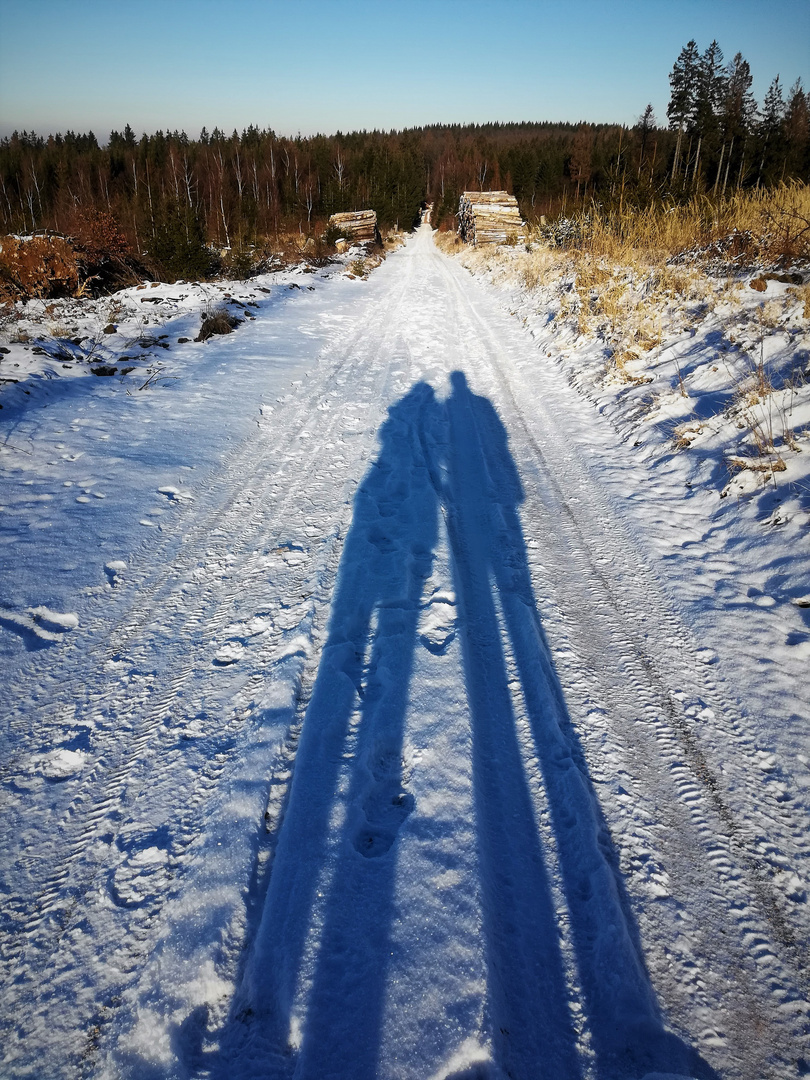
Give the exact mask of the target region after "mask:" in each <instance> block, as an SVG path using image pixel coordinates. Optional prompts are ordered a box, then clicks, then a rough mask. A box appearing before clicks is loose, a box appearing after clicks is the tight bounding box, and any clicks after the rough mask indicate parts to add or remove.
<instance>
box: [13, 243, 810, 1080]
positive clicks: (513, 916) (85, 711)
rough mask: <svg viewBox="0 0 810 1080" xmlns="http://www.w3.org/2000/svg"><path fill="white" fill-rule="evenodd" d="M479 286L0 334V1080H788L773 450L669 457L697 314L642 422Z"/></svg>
mask: <svg viewBox="0 0 810 1080" xmlns="http://www.w3.org/2000/svg"><path fill="white" fill-rule="evenodd" d="M351 257H353V256H351V255H349V256H346V257H345V258H346V259H349V258H351ZM344 262H345V260H344ZM475 269H476V274H477V275H478V280H476V278H475V277H473V276H470V274H468V273H467V271H466V270H464V269H463V267H462V266H460V265H458V262H457V261H454V260H449V259H448V258H447V257H445V256H443V255H441V254H440V253H439V252H438V251H437V250H436V249H435V247H434V246H433V241H432V237H431V233H430V230H429V228H426V227H423V228H422V229H421V230H420V231H419V232H418V233H417V235H416V236H415V237H414V238H412V239H411V240H410V241H409V243H408V244H407V245H406V246H405V247H404V248H402V249H401V250H399V251H397V252H395V253H393V254H392V255H390V256H389V257H388V259H387V260H386V261H385V263H384V264H383V265H382V266H381V267H380V268H378V269H377V270H375V271H374V272H373V273H372V274H371V276H370V277H369V278H368V279H367V280H361V279H355V278H352V277H350V276H348V275H346V274H345V273H344V272H343V264H337V265H335V266H332V267H330V268H327V269H325V270H323V271H320V272H318V273H315V274H308V275H305V274H304V273H303V272H302V271H300V270H298V271H292V272H286V273H284V274H277V275H268V276H267V277H266V278H263V279H258V280H256V281H251V282H245V283H227V284H226V283H222V284H220V285H216V286H197V285H182V286H181V285H173V286H165V285H159V286H157V287H155V288H153V289H148V290H143V289H140V290H139V289H133V290H126V291H125V292H124V293H122V294H119V295H118V296H117V297H114V298H111V299H110V300H107V301H102V302H88V301H83V302H60V304H59V306H58V309H56V310H54V311H51V312H50V313H46V312H45V310H44V307H43V305H41V304H36V303H35V304H30V305H28V307H27V309H26V310H25V311H22V310H18V311H17V313H16V316H15V320H14V323H13V325H12V324H9V325H8V326H7V327H6V333H7V335H8V338H9V341H8V345H7V346H6V347H7V348H8V349H9V350H10V351H9V352H8V353H4V354H3V357H2V361H0V377H4V376H6V375H7V374H8V373H9V372H14V375H13V377H14V378H17V379H19V381H18V382H16V383H14V384H10V385H8V386H6V388H5V390H4V391H3V393H2V396H0V404H2V405H3V410H2V412H1V413H0V424H2V426H3V429H4V430H3V443H2V448H1V450H0V475H1V476H2V481H1V483H2V489H1V490H0V505H2V507H3V510H2V514H1V515H0V564H1V565H2V573H3V579H2V580H3V586H2V592H0V606H2V611H0V662H1V663H2V664H3V668H4V682H5V685H6V686H7V688H8V689H7V693H6V696H7V703H6V709H5V719H4V722H3V727H2V733H1V734H0V739H2V751H3V753H2V762H3V765H2V769H1V770H0V784H2V792H3V802H4V813H3V828H2V832H1V833H0V866H2V889H3V901H4V903H3V915H2V921H1V922H0V972H2V975H1V977H2V980H3V986H4V989H3V994H2V996H1V998H0V1000H2V1005H0V1029H2V1039H0V1043H2V1048H3V1049H2V1069H0V1071H2V1072H3V1075H4V1076H9V1077H23V1076H41V1075H46V1074H47V1075H48V1076H49V1077H53V1078H59V1077H66V1078H67V1077H75V1076H85V1077H91V1076H92V1077H98V1078H102V1077H104V1078H106V1077H109V1078H113V1077H116V1078H118V1077H132V1078H146V1077H149V1078H154V1077H167V1078H168V1077H180V1076H183V1077H191V1076H199V1077H225V1076H228V1077H233V1078H238V1080H241V1078H245V1080H251V1078H258V1077H272V1078H274V1080H275V1078H278V1080H282V1078H288V1077H292V1076H293V1075H294V1076H295V1077H296V1078H299V1080H304V1078H308V1077H312V1078H317V1080H321V1078H324V1077H327V1076H331V1077H341V1078H346V1080H348V1078H349V1077H351V1078H353V1080H354V1078H358V1077H369V1078H370V1077H380V1078H387V1077H392V1078H393V1077H397V1080H400V1078H401V1080H424V1078H425V1077H430V1078H433V1080H439V1078H445V1080H451V1078H453V1080H462V1078H472V1077H476V1078H482V1080H483V1078H489V1080H497V1078H501V1077H506V1076H512V1077H516V1078H523V1077H525V1078H529V1077H534V1076H537V1075H549V1076H553V1077H555V1080H556V1078H561V1080H564V1078H569V1077H570V1078H572V1080H573V1078H575V1077H576V1078H577V1080H590V1078H596V1077H599V1078H600V1080H641V1078H644V1080H655V1078H657V1080H661V1078H662V1077H666V1076H678V1077H690V1076H692V1077H695V1078H701V1080H704V1078H707V1077H724V1078H725V1077H732V1076H734V1077H737V1076H739V1077H746V1078H751V1080H754V1078H773V1080H776V1078H781V1077H784V1076H788V1075H802V1070H804V1071H806V1070H807V1062H808V1061H809V1060H810V1046H808V1031H807V1017H808V1004H807V989H808V984H807V972H806V959H805V958H806V955H807V938H808V927H809V926H810V910H808V902H807V896H808V849H809V848H810V839H808V830H807V809H808V805H807V801H808V792H809V791H810V736H808V727H807V719H808V716H810V681H809V680H807V679H806V674H805V672H804V667H803V665H804V664H806V655H805V656H804V658H802V656H801V655H800V654H801V653H802V651H803V649H804V645H805V643H806V641H807V638H808V622H807V611H808V608H807V606H806V605H807V597H808V596H810V578H808V552H807V543H808V539H807V538H808V531H807V527H806V521H805V518H806V513H807V510H806V507H805V506H804V504H803V503H802V498H803V495H802V490H803V489H802V488H801V484H802V483H803V480H802V477H803V476H804V474H803V473H801V472H800V471H797V470H800V469H802V468H804V464H803V461H804V459H803V457H800V456H799V455H795V454H794V457H791V458H790V459H789V460H787V458H788V451H787V450H785V451H784V456H785V458H786V460H787V470H786V473H785V474H783V475H785V476H786V477H787V479H788V480H789V481H790V484H793V485H795V491H794V489H793V488H791V487H789V486H787V485H785V486H784V487H780V486H779V484H780V483H781V481H780V480H779V478H777V480H778V483H777V488H776V489H774V492H773V493H769V492H768V491H767V490H765V489H762V488H760V487H758V486H756V485H755V484H753V480H752V477H753V473H752V474H751V476H748V471H750V470H746V471H745V474H738V475H744V482H745V484H746V487H745V492H741V493H740V494H741V496H743V495H744V496H745V497H740V498H738V497H737V492H736V491H735V492H730V494H733V496H734V497H733V498H725V499H722V500H721V499H720V498H719V492H718V491H717V488H716V486H715V487H714V488H712V486H711V483H708V482H707V478H706V475H705V474H706V473H707V470H708V474H709V478H711V477H713V476H714V475H715V474H714V473H713V472H712V470H711V467H710V466H711V455H712V453H715V450H712V449H711V448H709V449H707V450H706V452H705V456H704V457H698V455H697V454H696V453H695V451H696V450H699V449H700V446H699V445H698V443H697V440H698V439H701V438H704V435H701V434H700V433H698V432H695V433H694V434H695V438H694V439H691V442H692V444H693V445H692V446H691V447H690V448H689V449H688V450H686V451H683V452H679V453H674V452H671V438H670V433H671V431H672V425H673V424H681V423H682V422H683V416H684V413H683V410H684V409H686V404H685V403H684V402H683V400H682V399H680V395H679V393H678V392H676V391H674V390H673V389H672V388H673V381H672V380H673V378H674V379H675V383H674V385H675V386H676V387H677V376H676V375H674V371H675V358H676V357H677V358H679V359H678V363H679V365H680V368H681V375H682V378H683V381H684V383H685V384H686V385H687V388H688V392H689V393H694V394H697V393H698V392H700V393H703V394H715V393H720V392H721V390H722V388H719V386H718V385H716V384H715V383H714V382H713V381H712V379H711V378H710V377H709V373H708V372H707V371H706V370H705V367H706V365H705V363H702V362H701V358H702V357H704V356H705V355H707V354H708V353H709V352H710V351H711V350H714V352H715V353H716V351H717V341H716V339H715V338H713V337H712V333H713V327H712V325H711V322H710V320H711V318H712V317H713V316H709V317H707V318H708V321H706V322H705V323H698V324H697V326H696V333H695V335H694V337H691V336H690V337H689V338H688V339H687V338H686V337H683V338H680V339H679V342H680V344H679V345H678V346H677V347H676V346H675V345H672V346H670V345H665V347H664V348H662V349H661V350H660V354H659V356H658V361H659V363H658V367H656V369H655V371H654V377H655V378H656V379H658V380H659V382H660V387H658V388H657V389H656V390H655V392H656V394H658V397H657V399H656V400H657V402H659V403H660V409H658V410H657V411H656V410H650V409H647V410H646V411H642V412H639V411H638V410H639V408H640V406H641V405H642V404H643V401H642V398H643V395H644V394H645V393H646V392H649V388H650V385H655V386H657V384H646V385H642V384H632V385H631V386H630V388H629V389H628V386H627V384H624V385H620V384H611V383H610V382H608V383H605V381H604V379H603V378H602V377H601V376H600V374H599V372H600V371H601V369H602V367H603V357H600V354H599V348H600V346H599V344H598V342H594V341H588V340H586V341H585V342H582V341H581V340H580V341H577V340H576V339H575V337H574V336H573V333H572V332H571V330H570V328H566V327H565V325H564V323H563V322H560V323H559V324H558V325H557V326H555V322H557V320H554V321H553V322H551V323H549V322H548V320H547V317H544V314H543V305H545V306H546V308H547V309H550V308H553V307H554V305H555V304H556V303H558V300H559V298H558V297H557V296H556V295H555V294H553V292H552V291H549V294H548V295H547V296H540V297H538V294H537V293H536V292H535V293H529V292H527V291H526V290H524V289H522V288H521V287H519V286H517V285H516V284H515V283H514V280H513V278H510V277H509V275H508V274H506V273H504V275H503V277H502V278H501V277H499V276H498V275H499V274H500V270H499V269H498V268H490V270H489V271H486V270H482V268H481V267H476V268H475ZM482 277H485V278H493V277H494V278H496V280H495V281H494V282H493V281H489V280H480V279H481V278H482ZM290 285H298V286H300V287H299V288H294V289H293V288H290V287H289V286H290ZM771 287H772V286H771V285H770V284H769V286H768V288H769V289H770V288H771ZM226 293H229V294H230V295H231V297H232V299H233V300H234V301H238V302H239V303H238V304H236V305H235V306H236V307H237V308H238V309H239V310H240V312H241V313H242V316H244V317H245V321H244V322H243V324H242V325H240V326H239V327H238V328H237V329H236V331H235V332H234V333H233V334H231V335H228V336H226V337H222V338H211V339H209V340H208V341H207V342H204V343H202V342H194V341H192V340H189V341H186V342H184V343H182V344H180V343H179V342H178V340H177V339H178V338H180V337H186V338H193V337H195V336H196V331H197V329H198V327H199V322H200V313H201V311H202V310H203V308H204V307H205V306H206V305H207V304H209V303H210V302H211V300H212V298H213V299H217V298H219V299H221V300H225V299H226V296H225V294H226ZM144 298H148V299H149V300H150V301H151V300H152V298H154V300H155V301H160V302H159V303H157V302H156V303H151V302H150V303H149V304H143V303H142V301H143V299H144ZM760 299H761V298H760ZM745 302H746V303H748V302H749V301H748V300H747V298H746V300H745ZM757 302H759V301H758V300H757ZM240 305H241V306H240ZM248 305H250V306H248ZM144 307H146V308H147V309H148V314H144V312H143V308H144ZM111 311H112V312H113V313H114V314H115V316H116V317H115V319H114V320H113V318H112V316H111ZM546 314H547V313H546ZM248 315H252V316H253V318H250V317H247V316H248ZM728 317H729V318H731V315H730V314H729V316H728ZM49 318H50V319H53V320H57V319H58V320H60V322H61V324H62V325H61V326H60V329H65V330H70V331H72V329H73V328H74V327H75V328H76V333H72V332H71V333H70V338H78V337H80V336H81V335H86V337H85V341H86V342H87V341H89V342H90V345H89V346H88V348H93V349H94V350H95V351H94V356H96V357H97V358H98V359H99V360H100V361H101V362H102V363H103V364H104V365H105V366H108V367H109V366H115V367H116V368H119V369H121V368H122V367H123V366H129V365H130V364H131V363H133V360H131V359H128V360H127V361H126V362H125V363H123V364H122V360H121V357H122V356H128V357H134V369H135V370H133V371H131V372H128V373H127V374H121V372H120V370H119V372H118V373H117V374H116V376H114V377H98V376H93V375H92V374H89V373H88V369H87V366H86V364H85V365H84V366H83V362H82V361H81V360H80V359H77V358H74V359H71V360H62V359H57V360H55V359H54V357H53V355H51V353H53V352H55V349H54V347H53V346H52V344H51V340H56V339H57V336H56V335H51V339H49V340H48V341H46V346H42V348H43V349H45V352H44V353H33V352H32V348H31V345H30V342H31V341H32V340H33V338H34V336H35V335H36V334H39V333H40V329H41V327H42V325H43V320H47V319H49ZM110 321H114V322H115V324H116V325H117V333H116V334H115V335H96V330H95V329H94V327H95V328H96V329H97V328H98V327H97V324H100V327H103V326H106V325H107V324H108V323H109V322H110ZM38 328H40V329H38ZM26 335H27V337H28V339H29V340H28V342H26V341H25V340H15V339H22V338H24V337H26ZM94 335H96V336H94ZM161 335H165V336H164V337H161ZM96 337H98V340H97V341H96ZM58 340H59V341H60V342H63V345H61V346H60V348H64V349H66V350H67V349H68V345H67V344H64V342H66V341H67V342H68V343H69V338H68V336H67V335H64V336H62V335H59V337H58ZM161 340H162V341H163V342H164V344H165V343H168V344H169V346H170V347H169V348H163V346H162V345H161V344H160V342H161ZM790 340H791V341H792V342H793V346H792V347H794V352H795V351H796V350H799V349H801V348H803V347H804V345H803V339H801V338H800V337H799V335H794V337H793V338H791V339H790ZM143 341H149V342H150V344H149V345H138V344H137V343H138V342H143ZM133 342H134V343H135V345H133ZM27 344H28V346H29V347H28V349H26V345H27ZM787 347H788V346H787V345H782V346H780V349H782V351H783V352H784V350H785V349H787ZM687 351H688V352H689V356H690V359H689V364H690V367H689V370H688V371H685V368H686V362H685V361H684V360H683V358H684V356H685V354H686V352H687ZM549 354H551V355H549ZM774 355H777V354H776V353H774ZM785 355H786V354H785ZM779 357H781V359H779V361H778V362H779V363H780V364H782V361H783V359H784V357H783V356H782V353H779ZM682 361H683V362H682ZM62 363H68V364H69V365H70V366H69V367H68V368H62V367H61V364H62ZM14 364H18V365H20V366H19V367H18V368H14V366H13V365H14ZM667 365H669V367H667ZM718 366H719V365H718ZM48 373H50V375H49V374H48ZM712 374H717V376H718V379H719V373H712ZM723 377H724V378H725V377H726V376H725V375H723ZM667 379H668V380H669V384H668V385H669V388H670V391H671V392H669V393H667V392H665V389H666V388H665V386H664V383H665V382H666V380H667ZM26 391H27V392H26ZM802 400H803V399H802ZM799 405H801V402H799ZM799 405H797V406H796V408H799ZM801 407H803V405H802V406H801ZM679 410H681V411H679ZM687 411H688V409H687ZM718 415H719V414H714V416H715V419H714V420H713V421H712V423H714V425H715V426H714V427H713V428H711V434H710V435H709V434H708V431H709V427H708V425H709V420H710V418H707V417H703V418H702V420H703V422H704V423H705V424H706V425H707V426H706V427H704V432H706V433H707V446H708V440H710V439H711V438H715V439H719V440H721V441H722V440H723V439H726V438H727V437H728V431H721V430H720V428H719V427H718V426H717V425H718V423H719V421H717V419H716V417H717V416H718ZM796 415H797V416H798V413H797V414H796ZM694 422H695V421H693V420H691V419H690V421H689V423H694ZM802 423H804V421H802ZM799 427H800V425H799V424H796V432H797V435H796V437H797V439H798V440H799V442H800V445H801V440H802V439H803V438H804V436H803V435H802V433H801V432H800V431H799ZM635 443H638V445H634V444H635ZM797 461H798V462H799V464H797ZM707 462H709V465H708V466H707ZM687 479H688V480H689V482H690V484H691V487H690V488H687V487H686V480H687ZM752 485H753V486H752ZM746 492H750V494H745V493H746ZM78 499H82V501H81V502H78V501H77V500H78ZM779 499H781V501H777V500H779ZM746 500H747V501H746ZM791 500H793V501H791ZM765 511H767V513H768V518H767V520H768V521H769V522H771V524H768V525H767V526H765V525H763V524H762V520H761V515H762V514H763V513H764V512H765ZM757 515H760V519H758V516H757ZM777 518H778V520H779V522H782V521H783V520H784V523H783V524H773V522H774V521H776V519H777Z"/></svg>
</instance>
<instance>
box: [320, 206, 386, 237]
mask: <svg viewBox="0 0 810 1080" xmlns="http://www.w3.org/2000/svg"><path fill="white" fill-rule="evenodd" d="M329 225H330V227H334V228H336V229H339V230H340V234H341V236H343V237H345V239H346V240H349V241H351V243H353V244H362V243H367V242H370V243H374V241H375V240H378V239H379V232H378V230H377V214H376V212H375V211H374V210H352V211H350V212H349V213H347V214H332V216H331V217H330V218H329Z"/></svg>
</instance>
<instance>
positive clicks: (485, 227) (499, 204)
mask: <svg viewBox="0 0 810 1080" xmlns="http://www.w3.org/2000/svg"><path fill="white" fill-rule="evenodd" d="M524 224H525V223H524V221H523V219H522V218H521V216H520V210H519V209H518V204H517V199H516V198H515V196H514V195H508V194H507V193H506V192H505V191H465V192H464V194H463V195H462V196H461V201H460V202H459V204H458V234H459V236H460V237H461V239H462V240H464V241H465V242H466V243H468V244H475V245H478V244H504V243H507V242H513V243H514V242H516V241H518V240H521V239H522V238H523V236H524V232H523V228H524Z"/></svg>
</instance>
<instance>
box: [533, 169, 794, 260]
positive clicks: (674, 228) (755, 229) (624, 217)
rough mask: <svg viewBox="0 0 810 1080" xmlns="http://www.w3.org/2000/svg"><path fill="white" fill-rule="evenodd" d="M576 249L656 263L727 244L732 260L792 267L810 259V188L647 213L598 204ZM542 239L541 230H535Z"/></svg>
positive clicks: (703, 200)
mask: <svg viewBox="0 0 810 1080" xmlns="http://www.w3.org/2000/svg"><path fill="white" fill-rule="evenodd" d="M583 225H584V227H583V229H582V231H581V236H580V239H579V240H578V241H577V243H576V249H577V250H579V251H582V252H584V253H587V254H589V255H592V256H597V257H599V258H605V259H609V260H610V261H611V262H619V263H621V262H636V261H637V260H638V259H639V258H642V259H643V260H644V261H646V262H650V263H656V262H661V261H666V260H668V259H671V258H672V257H673V256H674V255H678V254H681V253H683V252H686V251H692V250H695V249H700V248H709V247H711V246H712V245H717V244H723V245H724V247H723V252H724V254H726V255H727V256H729V257H734V256H744V257H746V258H748V259H750V261H752V262H755V261H757V260H766V261H769V262H780V263H789V262H791V261H793V260H795V259H800V258H808V257H810V187H808V185H806V184H801V183H791V184H783V185H781V186H780V187H778V188H772V189H768V190H765V189H760V190H758V191H745V192H738V193H736V194H734V195H732V196H731V198H727V199H722V200H713V199H710V198H709V197H708V196H705V195H701V196H696V197H695V198H693V199H691V200H690V201H689V202H687V203H683V204H676V203H667V202H656V203H653V204H651V205H649V206H647V207H645V208H644V209H640V210H633V209H628V208H627V207H625V208H624V209H622V210H621V211H618V210H614V211H604V210H602V209H600V208H599V207H597V206H595V205H592V206H591V208H590V210H589V212H588V213H587V215H586V219H585V221H584V222H583ZM534 235H535V238H536V239H539V230H535V234H534Z"/></svg>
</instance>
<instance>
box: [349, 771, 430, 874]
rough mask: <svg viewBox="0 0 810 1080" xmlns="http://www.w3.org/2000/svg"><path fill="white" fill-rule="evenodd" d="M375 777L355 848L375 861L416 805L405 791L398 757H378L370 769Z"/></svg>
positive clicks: (366, 800) (394, 837)
mask: <svg viewBox="0 0 810 1080" xmlns="http://www.w3.org/2000/svg"><path fill="white" fill-rule="evenodd" d="M372 774H373V776H374V778H375V782H374V783H373V785H372V787H371V788H370V790H369V791H368V792H367V794H366V797H365V799H364V800H363V804H362V808H361V823H360V826H359V828H358V829H357V830H356V832H355V836H354V847H355V850H356V851H358V852H359V853H360V854H361V855H362V856H363V857H364V858H366V859H377V858H379V857H380V856H381V855H385V854H386V852H387V851H389V850H390V849H391V847H392V846H393V843H394V841H395V840H396V838H397V833H398V832H399V830H400V829H401V827H402V825H403V824H404V822H405V819H406V818H407V817H408V816H409V815H410V814H411V813H412V811H413V809H414V806H415V805H416V803H415V800H414V797H413V795H411V793H410V792H409V791H407V790H406V789H405V786H404V783H403V777H402V775H401V762H400V760H399V757H398V756H397V755H391V754H383V755H380V756H379V757H378V759H377V761H376V764H375V765H374V767H373V768H372Z"/></svg>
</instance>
